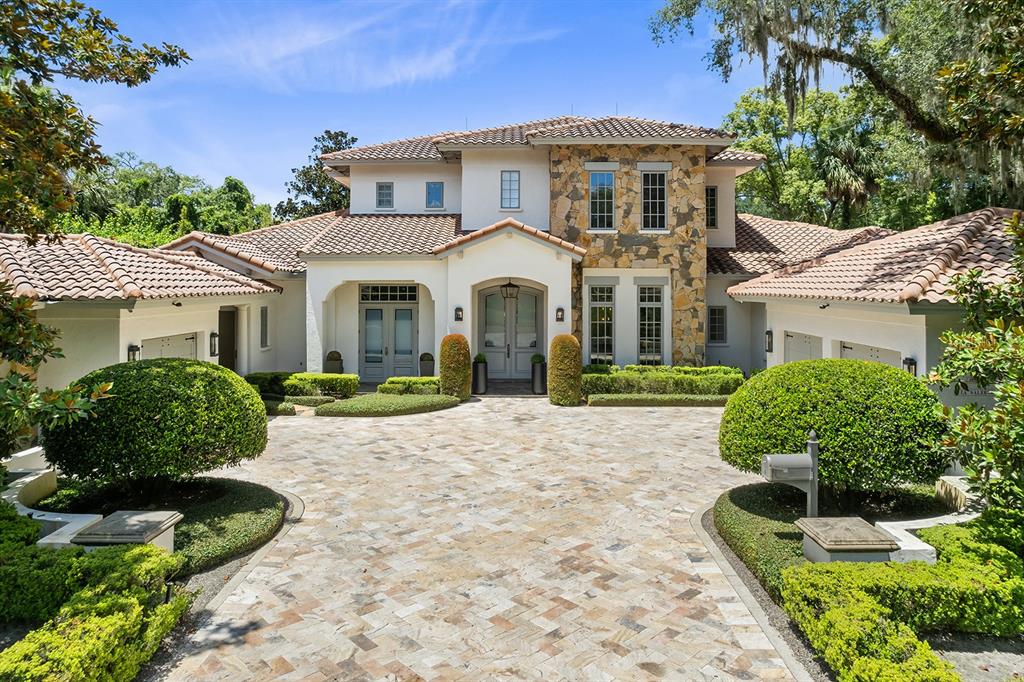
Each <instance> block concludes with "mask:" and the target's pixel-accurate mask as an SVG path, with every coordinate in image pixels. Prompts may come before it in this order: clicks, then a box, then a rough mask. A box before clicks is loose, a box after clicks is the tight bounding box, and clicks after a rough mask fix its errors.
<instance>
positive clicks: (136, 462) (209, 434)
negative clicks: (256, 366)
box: [43, 358, 267, 482]
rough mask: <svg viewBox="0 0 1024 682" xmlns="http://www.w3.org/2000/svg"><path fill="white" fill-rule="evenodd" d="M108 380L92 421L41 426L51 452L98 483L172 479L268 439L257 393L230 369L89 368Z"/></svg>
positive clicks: (89, 381)
mask: <svg viewBox="0 0 1024 682" xmlns="http://www.w3.org/2000/svg"><path fill="white" fill-rule="evenodd" d="M103 382H110V383H112V384H113V388H112V389H111V395H112V396H113V397H112V398H110V399H108V400H102V401H100V402H99V403H98V404H97V405H96V408H95V410H94V411H93V413H92V415H91V416H90V418H89V419H81V420H78V421H76V422H75V423H74V424H53V425H50V426H48V427H47V428H46V429H44V431H43V440H44V441H45V442H46V458H47V459H48V460H49V461H50V462H51V463H53V464H55V465H57V466H58V467H59V468H60V469H61V471H62V472H64V473H65V474H68V475H72V476H78V477H81V478H86V479H93V480H101V481H122V482H128V481H140V480H143V479H160V480H174V479H182V478H189V477H191V476H195V475H196V474H199V473H202V472H204V471H209V470H211V469H216V468H219V467H222V466H225V465H232V464H238V463H239V462H241V461H242V460H246V459H254V458H256V457H258V456H259V455H260V454H261V453H262V452H263V449H264V448H265V447H266V445H267V411H266V408H265V407H264V405H263V402H262V401H261V400H260V396H259V394H257V393H256V391H255V390H254V389H253V388H252V386H250V385H249V384H247V383H246V382H245V381H243V380H242V378H241V377H239V376H238V375H237V374H235V373H234V372H232V371H231V370H229V369H226V368H224V367H221V366H219V365H214V364H211V363H209V362H198V361H195V360H181V359H176V358H160V359H154V360H142V361H138V362H125V363H121V364H117V365H111V366H110V367H104V368H103V369H98V370H96V371H94V372H90V373H89V374H87V375H86V376H84V377H83V378H82V379H80V380H79V382H78V383H81V384H82V385H84V386H93V385H95V384H98V383H103Z"/></svg>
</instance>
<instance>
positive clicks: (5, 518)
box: [0, 501, 39, 560]
mask: <svg viewBox="0 0 1024 682" xmlns="http://www.w3.org/2000/svg"><path fill="white" fill-rule="evenodd" d="M38 539H39V524H38V523H36V522H35V521H33V520H32V519H30V518H29V517H27V516H22V515H20V514H19V513H18V511H17V510H16V509H15V508H14V505H13V504H8V503H6V502H2V501H0V560H2V559H3V554H4V549H3V547H4V545H11V551H13V550H14V549H15V548H17V547H24V546H26V545H33V544H35V542H36V540H38Z"/></svg>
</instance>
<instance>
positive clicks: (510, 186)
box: [501, 170, 519, 208]
mask: <svg viewBox="0 0 1024 682" xmlns="http://www.w3.org/2000/svg"><path fill="white" fill-rule="evenodd" d="M501 207H502V208H519V171H517V170H507V171H501Z"/></svg>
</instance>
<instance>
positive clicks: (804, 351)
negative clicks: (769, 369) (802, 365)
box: [784, 332, 821, 362]
mask: <svg viewBox="0 0 1024 682" xmlns="http://www.w3.org/2000/svg"><path fill="white" fill-rule="evenodd" d="M784 358H785V361H786V362H793V361H795V360H820V359H821V337H820V336H811V335H810V334H801V333H799V332H786V344H785V353H784Z"/></svg>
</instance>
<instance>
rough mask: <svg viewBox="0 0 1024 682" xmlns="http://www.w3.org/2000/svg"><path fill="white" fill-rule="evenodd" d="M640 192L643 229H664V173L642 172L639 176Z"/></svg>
mask: <svg viewBox="0 0 1024 682" xmlns="http://www.w3.org/2000/svg"><path fill="white" fill-rule="evenodd" d="M641 191H642V192H643V204H644V218H643V229H645V230H664V229H665V208H666V202H665V173H664V172H661V171H644V172H643V173H642V174H641Z"/></svg>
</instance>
